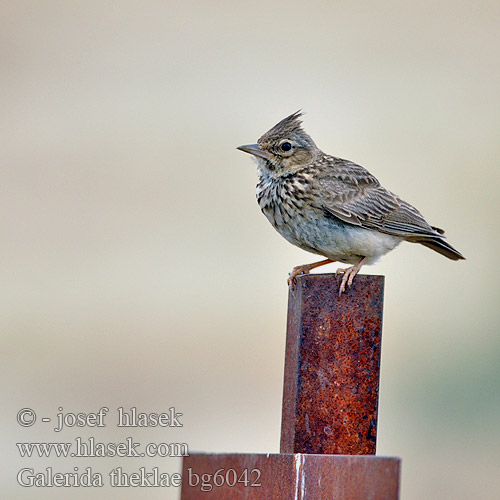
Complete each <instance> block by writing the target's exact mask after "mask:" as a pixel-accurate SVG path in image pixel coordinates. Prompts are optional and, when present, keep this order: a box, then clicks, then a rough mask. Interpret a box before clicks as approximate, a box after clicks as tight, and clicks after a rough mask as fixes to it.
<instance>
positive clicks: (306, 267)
mask: <svg viewBox="0 0 500 500" xmlns="http://www.w3.org/2000/svg"><path fill="white" fill-rule="evenodd" d="M330 262H334V261H333V260H330V259H325V260H321V261H319V262H313V263H312V264H303V265H302V266H296V267H294V268H293V269H292V270H291V271H290V272H289V273H288V286H289V287H290V288H291V289H292V290H293V289H294V288H295V285H296V283H297V279H296V278H297V276H300V275H302V274H309V272H310V271H311V270H312V269H315V268H316V267H319V266H324V265H325V264H329V263H330Z"/></svg>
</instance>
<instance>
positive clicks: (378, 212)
mask: <svg viewBox="0 0 500 500" xmlns="http://www.w3.org/2000/svg"><path fill="white" fill-rule="evenodd" d="M301 115H302V114H301V113H300V112H297V113H294V114H293V115H290V116H288V117H287V118H285V119H284V120H282V121H280V122H279V123H278V124H276V125H275V126H274V127H273V128H272V129H271V130H269V131H268V132H266V133H265V134H264V135H263V136H262V137H261V138H260V139H259V140H258V141H257V144H249V145H246V146H240V147H239V148H238V149H240V150H241V151H245V152H246V153H250V154H252V155H254V158H255V160H256V162H257V167H258V175H259V182H258V184H257V200H258V202H259V205H260V208H261V210H262V212H263V213H264V215H265V216H266V217H267V218H268V220H269V222H271V224H272V225H273V226H274V228H275V229H276V230H277V231H278V232H279V233H280V234H281V235H282V236H283V237H284V238H286V239H287V240H288V241H289V242H290V243H293V244H294V245H296V246H298V247H299V248H302V249H303V250H307V251H308V252H312V253H315V254H318V255H322V256H324V257H326V260H322V261H320V262H314V263H313V264H306V265H302V266H297V267H294V268H293V270H292V271H291V272H290V275H289V278H288V283H289V285H290V286H293V284H294V283H295V277H296V276H298V275H300V274H305V273H308V272H309V271H311V269H314V268H316V267H319V266H322V265H324V264H328V263H330V262H335V261H339V262H344V263H348V264H352V267H348V268H347V269H338V270H337V273H344V275H343V277H342V283H341V285H340V290H339V295H340V294H342V292H344V291H345V288H346V285H347V286H351V285H352V282H353V279H354V276H356V274H357V273H358V272H359V270H360V269H361V266H363V265H364V264H373V263H374V262H376V261H377V260H378V259H379V258H380V257H381V256H382V255H385V254H386V253H387V252H389V251H390V250H393V249H394V248H395V247H396V246H397V245H399V243H401V242H402V241H403V240H406V241H410V242H413V243H421V244H422V245H425V246H426V247H429V248H431V249H432V250H435V251H436V252H438V253H440V254H441V255H444V256H445V257H448V258H449V259H452V260H460V259H464V257H463V256H462V254H460V253H459V252H458V251H457V250H455V249H454V248H453V247H452V246H451V245H450V244H449V243H447V242H446V241H445V240H444V231H443V230H442V229H439V228H437V227H434V226H431V225H429V224H428V223H427V221H426V220H425V219H424V217H423V216H422V214H421V213H420V212H419V211H418V210H417V209H416V208H414V207H413V206H411V205H410V204H409V203H407V202H406V201H404V200H402V199H401V198H399V196H397V195H396V194H394V193H391V192H390V191H388V190H387V189H385V188H384V187H382V186H381V185H380V183H379V181H378V180H377V179H376V178H375V177H374V176H373V175H372V174H370V172H368V171H367V170H366V169H364V168H363V167H361V166H359V165H356V164H355V163H353V162H350V161H347V160H342V159H340V158H336V157H334V156H330V155H327V154H325V153H323V151H321V150H320V149H319V148H318V147H317V146H316V144H315V143H314V141H313V140H312V139H311V137H310V136H309V135H308V134H306V133H305V132H304V130H303V129H302V127H301V121H300V120H299V118H300V117H301Z"/></svg>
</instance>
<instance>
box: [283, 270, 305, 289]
mask: <svg viewBox="0 0 500 500" xmlns="http://www.w3.org/2000/svg"><path fill="white" fill-rule="evenodd" d="M308 273H309V269H307V266H296V267H294V268H293V269H292V270H291V271H290V272H289V273H288V280H287V281H288V286H289V287H290V288H291V289H292V290H294V289H295V285H296V284H297V276H301V275H303V274H308Z"/></svg>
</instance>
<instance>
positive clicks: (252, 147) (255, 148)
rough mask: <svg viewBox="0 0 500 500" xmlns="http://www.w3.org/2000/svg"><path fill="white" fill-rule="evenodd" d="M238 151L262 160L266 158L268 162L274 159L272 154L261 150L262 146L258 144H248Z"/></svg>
mask: <svg viewBox="0 0 500 500" xmlns="http://www.w3.org/2000/svg"><path fill="white" fill-rule="evenodd" d="M236 149H239V150H240V151H244V152H245V153H250V154H251V155H254V156H259V157H260V158H264V159H266V160H270V159H271V158H272V155H271V153H268V152H267V151H264V150H262V149H260V146H259V145H258V144H246V145H245V146H239V147H238V148H236Z"/></svg>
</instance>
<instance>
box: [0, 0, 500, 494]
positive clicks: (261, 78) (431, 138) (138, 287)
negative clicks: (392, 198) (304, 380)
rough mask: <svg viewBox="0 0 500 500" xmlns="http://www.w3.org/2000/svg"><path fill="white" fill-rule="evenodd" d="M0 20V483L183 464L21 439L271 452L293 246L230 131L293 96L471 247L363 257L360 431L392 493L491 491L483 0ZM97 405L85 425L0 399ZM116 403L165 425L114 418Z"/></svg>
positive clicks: (490, 25)
mask: <svg viewBox="0 0 500 500" xmlns="http://www.w3.org/2000/svg"><path fill="white" fill-rule="evenodd" d="M0 23H1V30H0V43H1V59H0V71H1V78H0V89H1V93H0V100H1V101H0V102H1V109H2V113H1V115H0V128H1V131H0V137H1V139H0V141H1V142H0V155H1V167H0V168H1V182H0V190H1V193H0V210H1V211H0V213H1V219H0V220H1V234H2V244H1V246H0V258H1V267H0V273H1V275H0V279H1V282H2V285H3V286H2V288H1V290H2V292H1V294H2V295H1V301H0V304H1V315H0V322H1V334H2V337H1V339H2V340H1V378H2V402H3V403H2V409H3V411H2V413H1V415H0V418H1V435H0V437H1V443H2V444H1V448H2V453H1V459H0V460H1V469H2V472H1V491H2V496H3V497H4V498H10V499H25V498H33V499H36V500H39V499H40V500H41V499H54V500H57V499H66V498H82V499H86V498H95V499H115V498H116V499H174V498H177V495H178V494H179V493H180V490H179V489H174V488H172V489H168V490H166V489H160V488H157V489H153V488H149V489H146V488H143V489H139V488H135V489H133V488H129V489H111V488H110V487H105V488H102V489H93V490H91V491H90V490H89V489H85V488H72V489H71V490H68V489H66V488H38V489H35V488H31V489H27V488H24V489H23V488H22V487H20V486H18V485H17V483H16V479H15V476H16V473H17V471H18V470H19V469H20V468H21V467H33V468H35V469H36V471H37V472H38V471H43V470H44V469H45V467H47V466H52V467H53V468H54V470H55V471H57V472H73V468H74V467H79V468H80V470H84V469H85V467H87V466H89V465H91V466H92V467H93V469H94V471H97V472H101V473H102V474H103V475H104V476H105V475H106V474H107V472H108V471H109V470H110V469H112V468H113V467H117V466H122V467H123V468H124V470H127V471H129V472H132V471H136V470H138V469H139V467H142V466H145V467H147V468H152V467H155V466H156V467H158V468H159V469H160V471H162V472H174V471H176V470H179V468H180V461H179V460H178V459H172V458H162V459H160V458H151V459H147V460H146V459H134V458H127V459H121V460H120V459H111V458H107V459H94V460H85V459H82V458H80V459H76V458H73V459H62V458H59V459H58V458H52V459H50V460H48V459H44V460H35V459H28V458H24V459H22V458H20V457H19V454H18V452H17V449H16V447H15V443H16V442H20V441H21V442H23V441H36V442H43V441H72V440H73V439H74V438H75V437H76V436H83V437H85V436H94V437H95V438H96V440H99V441H102V442H109V441H111V442H112V441H116V442H119V441H123V440H124V439H125V438H126V437H128V436H132V437H133V438H134V441H139V442H141V443H146V442H167V443H169V442H186V443H188V444H189V447H190V449H191V450H200V451H201V450H204V451H216V452H218V451H220V452H222V451H241V452H277V451H278V449H279V428H280V417H281V415H280V412H281V408H280V407H281V390H282V373H283V354H284V340H285V320H286V304H287V288H286V282H285V280H286V276H287V272H288V271H289V270H290V269H291V268H292V267H293V266H294V265H297V264H302V263H306V262H309V261H312V260H313V259H314V256H311V255H308V254H306V253H305V252H303V251H301V250H299V249H297V248H294V247H292V246H291V245H289V244H288V243H287V242H286V241H285V240H283V239H282V238H281V237H280V236H279V235H278V234H277V233H276V232H275V231H274V230H273V229H272V227H271V226H270V225H269V223H268V222H267V221H266V219H265V218H264V216H263V215H262V214H261V213H260V211H259V208H258V206H257V204H256V201H255V183H256V172H255V166H254V164H253V162H251V160H250V158H249V157H248V155H245V154H243V153H241V152H239V151H237V150H236V149H235V147H236V146H238V145H240V144H245V143H249V142H254V141H255V140H256V139H257V138H258V137H259V136H260V135H261V134H262V133H263V132H265V131H266V130H267V129H268V128H270V127H271V126H272V125H274V123H276V122H277V121H278V120H280V119H281V118H283V117H284V116H286V115H287V114H290V113H291V112H294V111H296V110H297V109H299V108H302V109H303V110H304V111H306V112H307V114H306V115H305V117H304V127H305V129H306V130H307V131H308V132H309V133H310V134H311V135H312V136H313V138H314V139H315V140H316V142H317V144H318V145H319V146H320V147H322V148H323V149H324V150H325V151H327V152H329V153H331V154H335V155H337V156H340V157H344V158H348V159H351V160H353V161H356V162H358V163H360V164H362V165H364V166H366V167H367V168H368V169H369V170H370V171H371V172H373V173H374V174H375V175H376V176H377V177H378V178H379V179H380V180H381V181H382V182H383V183H384V185H385V186H387V187H388V188H389V189H391V190H393V191H395V192H397V193H398V194H400V195H401V196H402V197H404V198H405V199H407V200H408V201H410V202H412V203H414V204H415V205H416V206H417V207H418V208H419V209H420V210H421V211H422V212H423V213H424V215H425V216H426V217H427V218H428V220H429V221H430V222H431V223H432V224H435V225H437V226H440V227H443V228H445V229H446V231H447V235H448V238H449V241H450V242H451V243H452V244H453V245H454V246H456V247H457V248H458V249H459V250H460V251H462V252H463V253H464V254H465V255H466V256H467V258H468V260H467V261H465V262H462V263H456V262H451V261H449V260H446V259H444V258H443V257H441V256H440V255H438V254H436V253H433V252H431V251H429V250H428V249H426V248H424V247H421V246H416V245H415V246H414V245H410V244H404V245H402V246H401V247H400V248H398V249H397V250H396V251H395V252H393V253H391V254H389V255H387V256H386V257H385V258H384V259H383V260H382V261H381V262H380V264H377V265H376V266H373V267H371V268H365V269H364V272H369V273H377V274H385V275H386V276H387V279H386V301H385V318H384V341H383V364H382V380H381V392H380V414H379V435H378V453H379V454H382V455H393V456H400V457H402V459H403V469H402V491H401V498H402V499H404V500H422V499H439V500H465V499H478V498H481V499H483V500H486V499H488V500H494V499H498V495H499V491H500V476H499V474H498V471H499V467H500V452H499V449H500V391H499V383H500V363H499V355H500V337H499V335H498V321H499V309H498V300H499V281H498V271H497V267H498V264H497V254H498V246H499V245H498V243H499V238H498V231H499V229H498V228H499V223H500V220H499V219H500V216H499V208H500V204H499V201H498V187H499V174H498V172H499V168H500V143H499V132H500V61H499V54H500V37H499V32H500V4H499V3H498V1H486V0H479V1H476V2H465V1H441V2H435V1H432V2H431V1H422V2H413V3H410V2H396V1H393V2H391V1H383V2H376V3H373V2H366V1H365V2H363V1H362V2H321V1H311V2H307V3H305V2H298V1H288V2H262V1H257V2H252V3H248V4H244V3H237V2H229V1H226V2H224V1H219V2H182V3H180V2H169V1H162V2H160V1H144V2H138V1H136V2H131V1H119V2H118V1H114V2H113V1H106V0H104V1H103V0H99V1H87V2H72V1H70V2H60V1H44V2H34V1H32V2H29V1H28V2H26V1H22V0H21V1H19V0H16V1H3V2H1V20H0ZM335 269H336V267H335V266H331V268H330V269H328V268H324V271H325V272H327V271H331V272H333V271H334V270H335ZM102 406H107V407H109V408H110V412H112V415H111V416H110V417H109V418H108V420H107V423H108V427H106V428H105V429H93V430H92V429H90V430H78V429H66V430H65V431H63V432H60V433H55V432H52V431H51V427H52V426H50V424H43V423H41V422H37V423H36V424H35V425H34V426H33V427H30V428H27V429H23V428H21V427H20V426H19V425H17V424H16V421H15V416H16V413H17V412H18V410H19V409H21V408H23V407H30V408H33V409H34V410H35V411H36V412H37V414H38V417H39V419H40V418H41V417H43V416H48V417H53V418H54V417H55V414H56V413H57V411H58V407H63V408H64V410H65V411H68V412H96V411H98V410H99V408H100V407H102ZM118 406H124V407H125V408H129V407H131V406H136V407H137V408H138V410H139V411H149V412H153V411H157V412H159V411H167V410H168V408H170V407H172V406H174V407H175V408H176V409H177V411H179V412H182V413H183V414H184V415H183V424H184V427H183V428H181V429H163V430H161V429H158V428H156V429H155V428H152V429H138V430H132V431H130V430H120V429H117V428H116V427H115V426H114V425H113V422H114V419H115V417H114V412H115V409H116V408H117V407H118ZM105 479H106V476H105Z"/></svg>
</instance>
